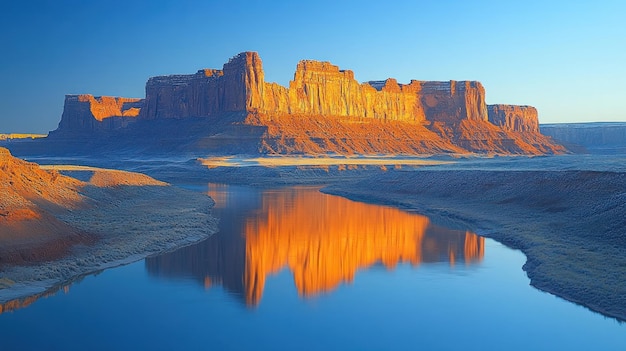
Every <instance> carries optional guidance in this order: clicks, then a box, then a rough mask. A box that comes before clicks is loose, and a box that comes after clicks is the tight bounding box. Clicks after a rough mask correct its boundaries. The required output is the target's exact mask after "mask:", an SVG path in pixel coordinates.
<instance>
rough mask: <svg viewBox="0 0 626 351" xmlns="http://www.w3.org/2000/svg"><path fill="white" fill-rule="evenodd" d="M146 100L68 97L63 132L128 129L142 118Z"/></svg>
mask: <svg viewBox="0 0 626 351" xmlns="http://www.w3.org/2000/svg"><path fill="white" fill-rule="evenodd" d="M141 106H143V99H133V98H124V97H112V96H93V95H89V94H81V95H66V96H65V105H64V107H63V115H62V116H61V122H60V123H59V130H67V131H73V132H78V131H81V132H85V133H91V132H94V131H97V130H103V129H107V130H110V129H119V128H125V127H127V126H128V125H129V123H132V122H133V121H134V120H135V119H136V117H137V116H139V113H140V110H141Z"/></svg>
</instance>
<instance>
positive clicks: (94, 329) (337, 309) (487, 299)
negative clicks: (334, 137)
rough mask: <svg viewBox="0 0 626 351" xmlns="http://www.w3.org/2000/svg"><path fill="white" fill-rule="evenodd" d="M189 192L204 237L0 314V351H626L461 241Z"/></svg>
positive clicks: (311, 195) (333, 210)
mask: <svg viewBox="0 0 626 351" xmlns="http://www.w3.org/2000/svg"><path fill="white" fill-rule="evenodd" d="M196 189H197V190H201V191H208V193H209V194H210V195H211V196H212V197H214V199H215V200H216V202H217V205H216V208H215V210H214V212H215V214H216V215H217V216H218V217H219V218H220V219H221V222H220V230H221V231H220V233H218V234H216V235H214V236H212V237H211V238H209V239H207V240H206V241H204V242H201V243H199V244H197V245H194V246H190V247H186V248H182V249H180V250H178V251H175V252H171V253H167V254H164V255H160V256H156V257H151V258H148V259H146V260H144V261H140V262H137V263H134V264H131V265H127V266H124V267H120V268H116V269H111V270H107V271H104V272H102V273H100V274H98V275H95V276H89V277H86V278H85V279H83V280H82V281H80V282H76V283H74V284H72V285H70V286H68V287H66V288H65V289H62V291H60V292H58V293H56V294H52V295H50V296H48V297H46V298H40V299H37V300H36V301H27V302H28V303H27V306H24V307H22V308H16V309H14V310H12V311H8V312H5V313H2V314H0V350H50V349H63V350H122V349H128V350H134V349H150V350H198V349H202V350H205V349H214V350H250V349H266V350H281V349H282V350H322V349H323V350H348V349H354V350H389V349H426V350H435V349H436V350H445V349H450V350H457V349H464V350H468V349H469V350H473V349H476V350H480V349H520V350H541V349H546V350H548V349H549V350H554V349H568V350H590V349H594V350H624V349H626V325H624V324H619V323H617V322H615V321H614V320H612V319H607V318H604V317H602V316H600V315H598V314H595V313H592V312H589V311H588V310H586V309H584V308H582V307H579V306H576V305H573V304H571V303H568V302H565V301H563V300H561V299H558V298H556V297H554V296H552V295H549V294H546V293H542V292H539V291H537V290H535V289H534V288H531V287H530V286H529V285H528V279H527V278H526V276H525V274H524V273H523V271H522V270H521V266H522V264H523V263H524V261H525V258H524V256H523V255H522V254H521V253H519V252H517V251H513V250H510V249H507V248H505V247H503V246H502V245H500V244H498V243H496V242H494V241H492V240H488V239H483V238H481V237H479V236H477V235H475V234H474V233H471V232H467V231H464V230H452V229H448V228H444V227H441V226H437V225H434V224H433V223H431V222H430V221H429V219H428V218H427V217H424V216H421V215H418V214H414V213H407V212H403V211H400V210H397V209H394V208H389V207H384V206H376V205H369V204H363V203H358V202H353V201H349V200H346V199H343V198H340V197H336V196H330V195H324V194H322V193H320V192H318V190H317V189H316V188H306V187H298V188H283V189H273V190H256V189H250V188H246V187H235V186H225V185H215V184H209V186H208V188H207V187H206V186H205V187H201V188H196ZM31 302H32V303H31ZM25 305H26V304H25ZM12 307H17V303H15V304H14V305H12V306H8V305H6V306H4V309H5V310H7V309H9V310H10V309H11V308H12Z"/></svg>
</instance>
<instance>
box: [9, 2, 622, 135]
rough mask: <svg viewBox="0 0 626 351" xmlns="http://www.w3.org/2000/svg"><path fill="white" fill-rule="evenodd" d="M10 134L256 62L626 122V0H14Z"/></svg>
mask: <svg viewBox="0 0 626 351" xmlns="http://www.w3.org/2000/svg"><path fill="white" fill-rule="evenodd" d="M0 47H1V51H0V76H1V77H2V78H1V79H0V132H47V131H49V130H53V129H55V128H56V126H57V124H58V122H59V120H60V117H61V113H62V110H63V99H64V95H65V94H75V93H90V94H94V95H114V96H128V97H143V95H144V84H145V82H146V80H147V79H148V77H150V76H154V75H163V74H172V73H194V72H195V71H197V70H198V69H200V68H221V67H222V64H223V63H224V62H226V61H227V60H228V59H229V58H230V57H231V56H233V55H235V54H237V53H239V52H242V51H257V52H259V54H260V55H261V59H262V60H263V64H264V68H265V75H266V80H268V81H275V82H278V83H281V84H283V85H286V84H287V83H288V81H289V80H290V79H291V78H292V77H293V72H294V70H295V66H296V63H297V62H298V61H299V60H301V59H316V60H325V61H331V62H333V63H334V64H337V65H339V66H340V67H341V68H342V69H351V70H353V71H354V72H355V76H356V78H357V79H358V80H359V81H368V80H379V79H385V78H388V77H393V78H396V79H398V81H399V82H401V83H407V82H409V81H410V80H411V79H419V80H450V79H454V80H478V81H481V82H482V83H483V85H484V86H485V88H486V90H487V103H510V104H528V105H533V106H536V107H537V108H538V109H539V119H540V122H541V123H552V122H576V121H626V1H621V0H619V1H618V0H614V1H611V0H597V1H591V0H589V1H576V0H570V1H545V0H544V1H534V0H533V1H487V0H486V1H480V0H476V1H470V0H466V1H445V0H430V1H418V0H413V1H380V0H376V1H367V0H360V1H338V0H334V1H327V0H318V1H309V2H305V1H293V0H289V1H282V0H272V1H269V0H266V1H210V0H206V1H184V0H180V1H158V0H150V1H133V0H126V1H63V0H59V1H19V2H18V1H2V3H1V4H0Z"/></svg>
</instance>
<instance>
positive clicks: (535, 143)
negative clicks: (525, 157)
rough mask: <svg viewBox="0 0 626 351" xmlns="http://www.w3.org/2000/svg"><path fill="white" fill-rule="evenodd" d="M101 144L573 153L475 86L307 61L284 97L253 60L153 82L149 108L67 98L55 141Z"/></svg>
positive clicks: (530, 111)
mask: <svg viewBox="0 0 626 351" xmlns="http://www.w3.org/2000/svg"><path fill="white" fill-rule="evenodd" d="M102 135H106V136H108V137H110V136H112V135H113V136H115V137H117V140H116V141H117V142H120V141H124V140H125V142H126V143H127V144H133V143H136V144H141V143H145V142H146V140H147V139H151V140H154V139H159V138H160V139H161V140H163V139H164V138H165V139H167V141H166V143H167V144H168V145H171V146H172V147H174V148H182V149H193V150H205V151H216V152H228V151H230V150H231V149H232V148H236V149H237V150H235V151H237V152H242V151H243V152H252V153H270V154H294V153H296V154H301V153H308V154H321V153H339V154H354V153H362V154H367V153H401V154H432V153H474V152H476V153H498V154H546V153H562V152H565V149H564V148H563V147H562V146H560V145H558V144H556V143H555V142H553V141H552V140H551V139H550V138H548V137H545V136H544V135H542V134H541V133H540V132H539V128H538V115H537V110H536V109H535V108H533V107H530V106H513V105H487V104H486V103H485V89H484V87H483V86H482V84H481V83H480V82H477V81H454V80H451V81H444V82H437V81H418V80H411V82H410V83H409V84H399V83H398V82H397V81H396V80H395V79H392V78H390V79H386V80H383V81H370V82H364V83H359V82H358V81H357V80H356V79H355V78H354V73H353V72H352V71H350V70H341V69H339V67H337V66H335V65H333V64H331V63H329V62H319V61H312V60H304V61H300V62H299V63H298V65H297V67H296V71H295V74H294V78H293V80H292V81H291V82H290V83H289V86H288V87H284V86H281V85H279V84H276V83H270V82H266V81H265V73H264V71H263V67H262V62H261V59H260V57H259V55H258V54H257V53H255V52H244V53H240V54H238V55H236V56H234V57H233V58H231V59H230V60H229V61H228V62H227V63H226V64H224V66H223V68H222V69H221V70H219V69H201V70H199V71H198V72H197V73H195V74H188V75H169V76H157V77H152V78H150V79H149V80H148V82H147V83H146V96H145V99H128V98H119V97H94V96H91V95H67V96H66V98H65V106H64V111H63V115H62V118H61V121H60V123H59V127H58V128H57V129H56V130H55V131H53V132H51V133H50V138H49V139H52V140H76V139H77V138H94V137H95V138H97V137H98V136H102ZM229 148H231V149H229Z"/></svg>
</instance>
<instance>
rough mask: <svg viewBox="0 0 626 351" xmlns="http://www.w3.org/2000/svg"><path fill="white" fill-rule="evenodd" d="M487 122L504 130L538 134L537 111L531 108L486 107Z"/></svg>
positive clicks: (510, 106) (516, 106)
mask: <svg viewBox="0 0 626 351" xmlns="http://www.w3.org/2000/svg"><path fill="white" fill-rule="evenodd" d="M487 111H488V114H489V122H491V123H493V124H494V125H496V126H499V127H502V128H503V129H505V130H509V131H516V132H533V133H539V118H538V117H537V109H536V108H534V107H532V106H518V105H488V106H487Z"/></svg>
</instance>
